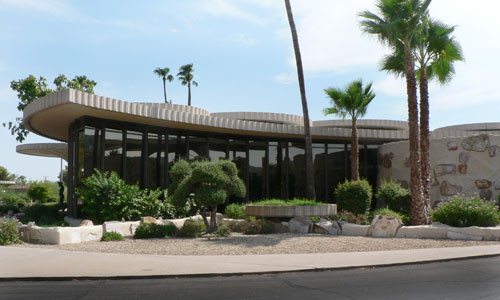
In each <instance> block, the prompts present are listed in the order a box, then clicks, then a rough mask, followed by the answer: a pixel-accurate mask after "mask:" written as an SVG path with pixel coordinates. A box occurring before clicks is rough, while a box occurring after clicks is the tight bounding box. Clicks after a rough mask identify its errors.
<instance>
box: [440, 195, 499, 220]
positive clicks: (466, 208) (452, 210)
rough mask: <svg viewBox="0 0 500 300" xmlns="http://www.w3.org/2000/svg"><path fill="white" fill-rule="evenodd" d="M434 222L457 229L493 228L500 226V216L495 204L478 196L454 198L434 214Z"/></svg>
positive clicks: (441, 205) (443, 203) (442, 203)
mask: <svg viewBox="0 0 500 300" xmlns="http://www.w3.org/2000/svg"><path fill="white" fill-rule="evenodd" d="M432 221H433V222H440V223H443V224H448V225H450V226H455V227H468V226H482V227H493V226H496V225H497V224H499V222H500V214H499V212H498V208H497V207H496V206H495V204H493V203H490V202H487V201H484V200H482V199H480V198H479V197H478V196H472V197H465V196H453V197H452V198H451V199H449V200H448V201H445V202H441V203H440V204H439V205H438V207H437V208H436V209H435V210H434V211H433V212H432Z"/></svg>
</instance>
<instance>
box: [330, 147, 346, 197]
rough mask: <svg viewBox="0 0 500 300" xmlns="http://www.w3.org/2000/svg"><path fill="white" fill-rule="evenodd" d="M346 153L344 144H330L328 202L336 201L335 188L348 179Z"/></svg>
mask: <svg viewBox="0 0 500 300" xmlns="http://www.w3.org/2000/svg"><path fill="white" fill-rule="evenodd" d="M345 154H346V153H345V149H344V144H328V155H327V159H326V168H327V170H326V171H327V178H328V182H327V191H328V192H327V195H326V196H327V199H326V200H327V201H328V202H334V191H335V188H336V187H337V185H338V184H339V183H341V182H344V181H345V179H346V176H345V171H346V170H345Z"/></svg>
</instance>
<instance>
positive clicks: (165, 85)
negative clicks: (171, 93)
mask: <svg viewBox="0 0 500 300" xmlns="http://www.w3.org/2000/svg"><path fill="white" fill-rule="evenodd" d="M166 81H167V78H165V77H163V96H164V97H165V103H167V83H166Z"/></svg>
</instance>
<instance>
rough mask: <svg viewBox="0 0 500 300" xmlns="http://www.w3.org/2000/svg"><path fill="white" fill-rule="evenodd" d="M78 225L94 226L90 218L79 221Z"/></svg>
mask: <svg viewBox="0 0 500 300" xmlns="http://www.w3.org/2000/svg"><path fill="white" fill-rule="evenodd" d="M80 226H94V222H92V221H91V220H82V221H81V222H80Z"/></svg>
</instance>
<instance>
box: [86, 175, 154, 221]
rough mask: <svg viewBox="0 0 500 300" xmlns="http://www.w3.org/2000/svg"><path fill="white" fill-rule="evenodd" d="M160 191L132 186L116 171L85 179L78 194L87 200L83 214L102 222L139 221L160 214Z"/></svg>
mask: <svg viewBox="0 0 500 300" xmlns="http://www.w3.org/2000/svg"><path fill="white" fill-rule="evenodd" d="M161 193H162V192H161V191H160V190H141V189H140V188H139V186H138V185H137V184H135V185H128V184H126V183H125V181H123V180H122V179H121V178H120V177H119V176H118V175H117V174H116V173H114V172H112V173H108V172H105V173H102V172H100V171H98V170H95V173H94V174H93V175H92V176H90V177H87V178H85V179H84V180H83V182H82V187H80V188H78V189H77V194H78V196H79V197H80V199H81V200H83V207H82V213H83V215H84V216H85V217H86V218H88V219H91V220H92V221H94V223H98V224H99V223H102V222H104V221H112V220H121V219H124V220H138V219H139V218H140V217H141V216H152V217H158V216H160V215H161V212H162V209H163V205H162V202H161V201H160V196H161Z"/></svg>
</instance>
